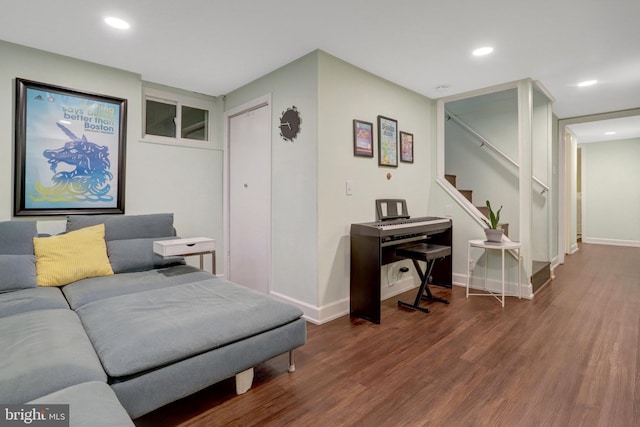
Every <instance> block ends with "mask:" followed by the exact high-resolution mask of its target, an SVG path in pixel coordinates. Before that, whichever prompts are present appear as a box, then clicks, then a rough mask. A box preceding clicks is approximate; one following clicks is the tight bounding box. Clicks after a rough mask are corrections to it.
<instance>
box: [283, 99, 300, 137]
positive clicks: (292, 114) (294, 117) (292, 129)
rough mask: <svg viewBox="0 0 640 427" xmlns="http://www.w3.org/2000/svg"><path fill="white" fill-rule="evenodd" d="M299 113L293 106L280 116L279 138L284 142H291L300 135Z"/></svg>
mask: <svg viewBox="0 0 640 427" xmlns="http://www.w3.org/2000/svg"><path fill="white" fill-rule="evenodd" d="M300 123H302V119H301V118H300V112H299V111H298V109H297V108H296V107H295V105H294V106H291V107H290V108H287V109H286V110H284V111H283V112H282V116H280V136H281V137H282V139H284V140H285V141H293V140H294V138H296V137H297V136H298V134H299V133H300Z"/></svg>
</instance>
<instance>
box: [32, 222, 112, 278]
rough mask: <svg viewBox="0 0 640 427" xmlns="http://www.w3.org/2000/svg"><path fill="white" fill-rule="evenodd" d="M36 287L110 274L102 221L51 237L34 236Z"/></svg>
mask: <svg viewBox="0 0 640 427" xmlns="http://www.w3.org/2000/svg"><path fill="white" fill-rule="evenodd" d="M33 249H34V252H35V255H36V282H37V283H38V286H62V285H66V284H68V283H71V282H75V281H76V280H80V279H85V278H87V277H96V276H110V275H112V274H113V270H112V269H111V264H109V257H108V256H107V244H106V243H105V241H104V224H98V225H94V226H92V227H85V228H82V229H80V230H76V231H70V232H68V233H66V234H62V235H59V236H51V237H34V238H33Z"/></svg>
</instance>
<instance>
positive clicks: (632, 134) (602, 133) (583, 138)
mask: <svg viewBox="0 0 640 427" xmlns="http://www.w3.org/2000/svg"><path fill="white" fill-rule="evenodd" d="M567 127H568V128H569V129H571V132H573V133H574V135H575V136H576V139H577V140H578V144H586V143H588V142H603V141H617V140H620V139H631V138H640V116H631V117H622V118H618V119H609V120H601V121H593V122H587V123H578V124H573V125H569V126H567ZM610 132H615V134H613V135H608V133H610Z"/></svg>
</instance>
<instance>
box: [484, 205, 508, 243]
mask: <svg viewBox="0 0 640 427" xmlns="http://www.w3.org/2000/svg"><path fill="white" fill-rule="evenodd" d="M487 208H488V209H489V221H491V222H489V221H487V220H486V219H484V218H482V220H483V221H484V223H485V224H487V227H488V228H485V229H484V233H485V235H486V236H487V241H488V242H501V241H502V234H503V233H504V230H502V229H500V228H498V226H499V225H500V211H502V205H500V209H498V211H497V212H494V211H493V208H491V203H489V201H488V200H487Z"/></svg>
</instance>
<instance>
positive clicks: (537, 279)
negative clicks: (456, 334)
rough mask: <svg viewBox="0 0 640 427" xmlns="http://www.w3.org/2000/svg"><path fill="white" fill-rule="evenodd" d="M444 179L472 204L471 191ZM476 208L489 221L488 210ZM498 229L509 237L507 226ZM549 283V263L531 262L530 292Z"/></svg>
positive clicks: (448, 178) (484, 207) (450, 176)
mask: <svg viewBox="0 0 640 427" xmlns="http://www.w3.org/2000/svg"><path fill="white" fill-rule="evenodd" d="M444 177H445V179H446V180H447V181H449V184H451V185H452V186H454V187H455V189H456V190H457V191H458V192H459V193H460V194H462V195H463V196H464V197H465V199H467V200H468V201H469V202H471V203H473V191H472V190H460V189H458V186H457V185H456V176H455V175H447V174H445V176H444ZM476 208H477V209H478V210H479V211H480V212H481V213H482V215H484V217H485V218H487V220H488V219H489V208H487V207H486V206H484V205H483V206H476ZM498 228H502V229H503V230H504V235H505V236H507V237H509V224H498ZM549 281H551V263H550V262H547V261H533V267H532V275H531V286H532V292H533V293H534V294H535V293H536V291H537V290H538V289H540V288H541V287H542V286H544V285H545V284H547V283H548V282H549Z"/></svg>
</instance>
